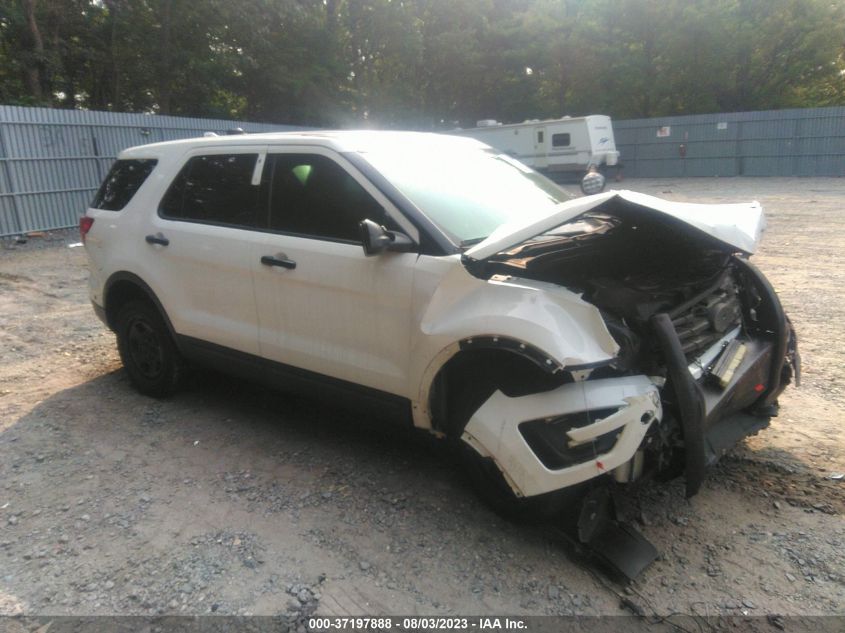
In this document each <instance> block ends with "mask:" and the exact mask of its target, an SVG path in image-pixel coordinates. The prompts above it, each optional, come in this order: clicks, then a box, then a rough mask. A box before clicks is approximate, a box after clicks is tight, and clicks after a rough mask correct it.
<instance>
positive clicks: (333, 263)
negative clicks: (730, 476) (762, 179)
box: [80, 132, 798, 510]
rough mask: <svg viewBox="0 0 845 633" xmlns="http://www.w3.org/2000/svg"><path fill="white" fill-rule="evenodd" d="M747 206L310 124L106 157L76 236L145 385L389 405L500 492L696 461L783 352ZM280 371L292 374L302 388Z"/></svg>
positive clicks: (504, 503)
mask: <svg viewBox="0 0 845 633" xmlns="http://www.w3.org/2000/svg"><path fill="white" fill-rule="evenodd" d="M763 224H764V221H763V216H762V212H761V210H760V208H759V205H757V204H756V203H750V204H737V205H693V204H679V203H670V202H667V201H664V200H660V199H657V198H652V197H649V196H645V195H639V194H635V193H632V192H625V191H622V192H615V191H611V192H607V193H603V194H600V195H595V196H588V197H583V198H577V199H573V200H570V199H569V196H568V195H567V194H566V193H565V192H564V191H563V190H562V189H560V188H559V187H558V186H556V185H555V184H553V183H552V182H551V181H549V180H547V179H546V178H544V177H543V176H540V175H538V174H537V173H536V172H534V171H532V170H531V169H529V168H527V167H525V166H524V165H522V164H521V163H519V162H517V161H515V160H513V159H512V158H510V157H508V156H507V155H504V154H501V153H499V152H498V151H496V150H494V149H492V148H490V147H488V146H486V145H483V144H482V143H479V142H478V141H475V140H472V139H468V138H460V137H451V136H445V135H435V134H418V133H394V132H314V133H283V134H261V135H245V136H237V137H212V138H201V139H191V140H184V141H175V142H168V143H158V144H153V145H145V146H141V147H135V148H131V149H128V150H125V151H124V152H122V153H121V155H120V157H119V158H118V160H117V162H116V163H115V165H114V167H113V168H112V170H111V172H110V173H109V175H108V177H107V178H106V180H105V182H104V183H103V185H102V187H101V189H100V191H99V193H98V194H97V196H96V198H95V200H94V201H93V203H92V205H91V208H89V209H88V210H87V212H86V214H85V216H84V217H83V218H82V220H81V224H80V228H81V231H82V234H83V238H84V240H85V245H86V248H87V251H88V255H89V258H90V263H91V279H90V294H91V300H92V302H93V304H94V308H95V310H96V312H97V314H98V315H99V316H100V318H102V319H103V321H104V322H105V323H106V324H107V325H108V326H109V327H110V328H111V329H112V330H114V331H115V333H116V334H117V341H118V346H119V349H120V355H121V358H122V360H123V363H124V366H125V367H126V371H127V373H128V375H129V377H130V379H131V381H132V383H133V384H134V385H135V387H137V388H138V389H139V390H140V391H141V392H143V393H145V394H149V395H152V396H164V395H168V394H170V393H171V392H173V391H174V390H175V389H176V388H177V386H178V384H179V382H180V378H181V376H182V375H183V370H184V368H185V367H187V365H188V364H189V363H195V364H202V365H206V366H213V367H216V368H219V369H222V370H223V371H227V372H233V373H237V374H241V375H246V376H251V377H254V378H257V379H261V380H263V381H265V382H267V381H269V382H271V383H274V384H285V385H289V384H294V383H291V381H292V380H300V381H302V380H304V381H305V382H314V381H319V382H325V383H329V384H331V385H334V386H335V387H340V388H343V389H345V388H349V389H352V390H355V391H359V392H364V393H365V394H367V395H371V396H375V397H377V398H380V399H383V400H386V401H389V402H391V403H394V404H399V405H400V406H401V407H402V409H403V410H404V412H405V413H406V414H407V416H408V417H409V418H410V419H411V420H412V421H413V424H414V425H415V426H417V427H419V428H421V429H427V430H429V431H431V432H432V433H434V434H436V435H437V436H439V437H442V438H445V439H447V440H450V441H452V442H454V443H455V445H456V446H458V447H460V449H461V454H462V455H463V456H464V458H465V459H466V461H467V463H468V464H469V466H470V472H471V473H472V474H473V477H474V478H475V480H476V481H477V482H478V483H481V484H483V486H484V490H485V494H486V496H487V498H488V500H490V501H491V502H493V503H494V504H495V505H497V506H498V507H499V508H500V509H504V510H514V509H515V510H520V509H524V508H525V507H526V506H539V507H552V506H553V505H554V503H552V502H554V501H555V500H559V499H560V498H562V495H559V494H556V493H558V492H559V491H562V490H572V489H576V488H579V487H583V486H579V485H580V484H584V483H585V482H591V481H593V482H594V480H596V478H600V477H612V478H614V479H615V480H616V481H618V482H629V481H633V480H635V479H638V478H640V477H642V476H644V475H646V474H649V473H650V474H660V475H664V476H665V475H670V476H673V475H677V474H680V473H682V472H683V473H685V475H686V483H687V491H688V493H689V494H694V493H695V491H696V490H697V489H698V486H699V485H700V483H701V478H702V474H703V469H704V467H705V466H706V465H707V464H708V463H711V462H713V461H715V460H716V459H717V458H718V457H719V455H720V454H721V453H722V452H724V451H725V450H727V448H729V447H730V446H732V445H733V444H734V443H735V442H736V441H738V440H739V439H741V438H742V437H744V436H746V435H748V434H750V433H754V432H756V431H757V430H759V429H761V428H763V427H765V426H766V425H767V424H768V421H769V418H770V417H771V416H772V415H775V414H776V411H777V401H776V398H777V396H778V394H779V393H780V392H781V391H782V390H783V389H784V387H785V386H786V384H787V383H788V382H789V381H790V379H791V378H792V376H793V373H794V372H796V371H797V369H798V356H797V352H796V349H795V342H794V335H793V333H792V328H791V327H790V325H789V322H788V320H787V319H786V317H785V315H784V313H783V310H782V308H781V306H780V303H779V302H778V299H777V297H776V295H775V293H774V291H773V290H772V288H771V286H770V284H769V283H768V282H767V281H766V279H765V278H764V277H763V276H762V275H761V274H760V273H759V272H758V271H757V269H756V268H755V267H754V266H753V265H752V264H751V263H750V262H749V261H748V255H750V254H751V253H752V252H753V251H754V249H755V247H756V244H757V241H758V238H759V236H760V233H761V231H762V228H763ZM295 384H299V383H298V382H297V383H295Z"/></svg>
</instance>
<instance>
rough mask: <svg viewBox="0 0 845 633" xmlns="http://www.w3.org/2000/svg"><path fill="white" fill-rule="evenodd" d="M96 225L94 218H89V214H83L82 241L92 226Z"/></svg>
mask: <svg viewBox="0 0 845 633" xmlns="http://www.w3.org/2000/svg"><path fill="white" fill-rule="evenodd" d="M92 226H94V218H89V217H88V216H87V215H83V216H82V217H81V218H79V236H80V237H81V238H82V241H83V242H84V241H85V236H86V235H88V231H90V230H91V227H92Z"/></svg>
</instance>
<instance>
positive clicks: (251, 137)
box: [120, 130, 486, 158]
mask: <svg viewBox="0 0 845 633" xmlns="http://www.w3.org/2000/svg"><path fill="white" fill-rule="evenodd" d="M227 145H232V146H239V147H243V146H245V145H259V146H263V145H271V146H272V145H274V146H282V145H314V146H321V147H327V148H330V149H334V150H336V151H338V152H374V151H378V150H379V149H384V148H392V149H395V148H396V147H397V146H401V147H402V148H407V149H408V150H412V149H414V148H417V149H422V148H428V149H442V150H458V149H461V148H464V149H469V148H473V147H486V145H484V143H481V142H480V141H477V140H475V139H471V138H466V137H461V136H451V135H448V134H437V133H430V132H393V131H383V130H320V131H312V132H269V133H264V134H235V135H227V136H201V137H196V138H188V139H181V140H178V141H165V142H163V143H150V144H148V145H138V146H135V147H130V148H128V149H125V150H123V151H122V152H121V153H120V158H133V157H136V158H141V157H147V156H151V155H159V154H162V153H170V152H178V151H179V149H182V150H187V149H193V148H195V147H225V146H227Z"/></svg>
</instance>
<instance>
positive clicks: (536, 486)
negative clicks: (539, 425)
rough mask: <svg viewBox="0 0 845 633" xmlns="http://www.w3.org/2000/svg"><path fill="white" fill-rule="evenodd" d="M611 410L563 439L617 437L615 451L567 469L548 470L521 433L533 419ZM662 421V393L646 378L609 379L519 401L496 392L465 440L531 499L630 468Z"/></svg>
mask: <svg viewBox="0 0 845 633" xmlns="http://www.w3.org/2000/svg"><path fill="white" fill-rule="evenodd" d="M609 409H615V410H616V411H615V413H612V414H611V415H607V416H606V417H603V418H602V419H597V420H596V421H594V422H592V423H591V424H587V425H583V426H578V427H577V428H571V429H569V430H568V431H566V436H565V438H563V441H565V442H566V443H567V444H569V445H570V446H585V445H592V442H593V440H597V439H598V438H600V437H604V436H608V434H617V435H615V442H613V444H612V446H611V448H610V449H609V450H607V451H605V452H602V453H601V454H596V455H593V456H592V457H591V458H590V459H589V460H585V461H582V462H580V463H576V464H573V465H571V466H567V467H564V468H555V469H552V468H549V467H547V466H546V465H545V464H544V463H543V462H542V461H541V459H540V457H539V456H538V455H537V453H536V452H535V451H534V450H532V448H531V446H530V445H529V443H528V441H527V440H526V438H525V436H524V435H523V433H521V432H520V426H521V425H523V424H525V423H530V422H531V421H537V420H544V419H548V420H553V419H560V418H562V417H565V416H567V415H573V414H579V413H582V412H585V411H607V410H609ZM661 417H662V408H661V404H660V394H659V392H658V389H657V387H656V386H655V385H654V383H652V382H651V380H649V379H648V378H647V377H646V376H626V377H622V378H605V379H601V380H589V381H582V382H575V383H570V384H566V385H563V386H561V387H558V388H557V389H554V390H552V391H547V392H543V393H538V394H532V395H528V396H520V397H517V398H510V397H508V396H506V395H504V394H503V393H502V392H500V391H497V392H496V393H494V394H493V395H492V396H491V397H490V398H489V399H488V400H487V401H486V402H485V403H484V404H483V405H482V406H481V407H480V408H479V409H478V410H477V411H476V412H475V414H474V415H473V416H472V418H471V419H470V421H469V422H468V423H467V425H466V427H465V428H464V433H463V438H462V439H463V440H464V441H465V442H467V443H468V444H469V445H470V446H472V447H473V448H474V449H475V450H476V451H477V452H478V453H479V454H480V455H481V456H482V457H489V458H491V459H493V461H494V462H495V463H496V465H497V466H498V467H499V469H500V470H501V471H502V474H503V475H504V477H505V479H506V480H507V481H508V483H509V484H510V486H511V488H512V489H513V491H514V492H515V493H516V494H517V495H518V496H524V497H528V496H533V495H539V494H543V493H546V492H551V491H553V490H560V489H561V488H567V487H569V486H572V485H575V484H578V483H581V482H583V481H587V480H588V479H592V478H593V477H597V476H599V475H602V474H606V473H610V472H611V471H613V470H614V469H615V468H617V467H620V466H622V465H623V464H626V463H627V462H628V461H629V460H631V458H632V457H633V455H634V453H636V451H637V449H638V448H639V446H640V444H641V443H642V441H643V439H644V438H645V435H646V432H647V431H648V429H649V427H650V426H651V425H652V424H653V423H655V422H657V421H659V420H660V419H661Z"/></svg>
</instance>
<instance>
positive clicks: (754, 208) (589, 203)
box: [464, 190, 766, 261]
mask: <svg viewBox="0 0 845 633" xmlns="http://www.w3.org/2000/svg"><path fill="white" fill-rule="evenodd" d="M615 201H621V202H623V203H625V204H628V205H634V206H636V207H639V208H640V209H646V210H649V211H653V212H654V213H662V214H665V215H668V216H671V217H673V218H675V219H677V220H680V221H681V222H684V223H686V224H688V225H689V226H690V227H691V228H692V229H694V230H698V231H701V232H702V233H706V234H707V235H709V236H711V237H713V238H715V239H717V240H718V241H720V242H722V243H724V244H726V245H727V246H729V247H732V248H733V249H735V250H738V251H742V252H743V253H746V254H748V255H751V254H752V253H754V251H755V250H756V248H757V245H758V243H759V242H760V235H761V234H762V233H763V229H765V227H766V219H765V216H764V215H763V209H762V208H761V207H760V203H759V202H756V201H755V202H746V203H739V204H695V203H690V202H672V201H669V200H664V199H662V198H656V197H654V196H649V195H646V194H644V193H637V192H635V191H627V190H623V191H606V192H605V193H599V194H596V195H594V196H584V197H583V198H576V199H575V200H570V201H569V202H564V203H562V204H560V205H558V207H557V208H556V210H555V211H554V212H553V213H551V214H549V215H547V216H544V217H542V218H537V217H534V218H531V219H530V220H519V221H515V222H509V223H507V224H503V225H502V226H500V227H499V228H497V229H496V230H495V231H493V233H492V234H491V235H490V236H489V237H488V238H487V239H485V240H484V241H483V242H481V243H479V244H476V245H475V246H473V247H472V248H470V249H469V250H467V251H466V252H465V253H464V257H466V258H469V259H472V260H475V261H479V260H482V259H487V258H488V257H491V256H493V255H495V254H496V253H500V252H501V251H504V250H508V249H510V248H513V247H515V246H517V245H519V244H521V243H522V242H525V241H526V240H529V239H531V238H533V237H536V236H537V235H540V234H542V233H545V232H546V231H550V230H552V229H554V228H556V227H558V226H560V225H561V224H565V223H566V222H568V221H569V220H571V219H572V218H575V217H577V216H579V215H581V214H582V213H585V212H587V211H592V210H594V209H598V208H600V207H602V206H605V205H608V206H609V205H611V204H613V202H615Z"/></svg>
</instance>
